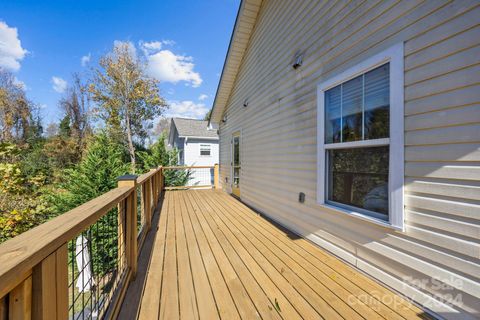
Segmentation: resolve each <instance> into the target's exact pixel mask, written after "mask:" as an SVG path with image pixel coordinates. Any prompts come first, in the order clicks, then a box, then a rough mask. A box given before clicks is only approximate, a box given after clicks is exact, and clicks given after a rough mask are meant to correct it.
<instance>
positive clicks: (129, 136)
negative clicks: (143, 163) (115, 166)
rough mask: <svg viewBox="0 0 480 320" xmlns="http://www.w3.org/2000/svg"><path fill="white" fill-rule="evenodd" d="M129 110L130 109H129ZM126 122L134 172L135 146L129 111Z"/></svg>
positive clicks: (126, 114)
mask: <svg viewBox="0 0 480 320" xmlns="http://www.w3.org/2000/svg"><path fill="white" fill-rule="evenodd" d="M127 110H128V109H127ZM125 122H126V127H127V128H126V129H127V140H128V152H129V153H130V163H131V167H132V173H135V165H136V159H135V146H134V145H133V137H132V128H131V127H130V115H129V114H128V111H127V112H125Z"/></svg>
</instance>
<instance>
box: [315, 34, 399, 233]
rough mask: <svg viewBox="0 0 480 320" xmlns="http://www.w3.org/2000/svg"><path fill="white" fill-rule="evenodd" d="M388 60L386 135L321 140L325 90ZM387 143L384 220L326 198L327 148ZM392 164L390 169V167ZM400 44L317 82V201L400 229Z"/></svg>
mask: <svg viewBox="0 0 480 320" xmlns="http://www.w3.org/2000/svg"><path fill="white" fill-rule="evenodd" d="M386 63H390V74H389V87H390V110H389V113H390V116H389V128H390V130H389V131H390V136H389V138H381V139H372V140H360V141H351V142H339V143H329V144H326V143H325V91H327V90H329V89H331V88H334V87H336V86H337V85H339V84H342V83H345V82H346V81H348V80H351V79H353V78H355V77H357V76H359V75H362V74H364V73H366V72H368V71H370V70H373V69H375V68H377V67H379V66H381V65H383V64H386ZM386 145H388V146H389V170H388V192H389V214H388V221H385V220H382V219H379V218H375V217H374V216H373V215H370V214H366V212H365V211H368V210H363V209H361V208H356V207H351V206H348V205H343V204H339V203H334V202H333V201H328V202H327V196H326V192H327V191H328V186H327V182H328V181H327V180H328V173H327V171H326V170H327V152H328V150H332V149H349V148H358V147H374V146H386ZM391 168H394V170H391ZM403 189H404V45H403V42H401V43H398V44H396V45H394V46H392V47H390V48H388V49H386V50H384V51H382V52H380V53H378V54H375V55H374V56H371V57H370V58H367V59H365V60H364V61H362V62H360V63H358V64H356V65H355V66H353V67H351V68H349V69H347V70H345V71H344V72H341V73H340V74H338V75H336V76H333V77H332V78H330V79H327V80H325V81H323V82H321V83H320V84H318V86H317V203H318V204H320V205H321V206H323V207H324V208H327V209H331V211H333V212H341V213H346V214H348V215H350V216H354V217H358V218H360V219H363V220H366V221H369V222H373V223H376V224H379V225H382V226H386V227H390V228H394V229H396V230H401V231H404V228H405V225H404V199H403V194H404V193H403Z"/></svg>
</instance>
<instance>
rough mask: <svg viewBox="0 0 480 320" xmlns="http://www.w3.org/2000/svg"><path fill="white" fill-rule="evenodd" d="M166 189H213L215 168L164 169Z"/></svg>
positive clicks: (183, 167) (176, 167)
mask: <svg viewBox="0 0 480 320" xmlns="http://www.w3.org/2000/svg"><path fill="white" fill-rule="evenodd" d="M163 169H164V176H165V188H166V189H188V188H213V187H215V175H216V172H217V174H218V168H217V169H216V166H175V167H164V168H163Z"/></svg>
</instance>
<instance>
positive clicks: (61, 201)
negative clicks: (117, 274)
mask: <svg viewBox="0 0 480 320" xmlns="http://www.w3.org/2000/svg"><path fill="white" fill-rule="evenodd" d="M124 159H125V149H124V147H122V146H121V145H119V144H116V143H113V142H112V141H111V140H110V139H109V138H108V137H107V135H106V134H105V133H101V134H98V135H97V136H96V137H94V139H93V141H91V143H90V144H89V146H88V147H87V150H86V153H85V156H84V158H83V159H82V161H81V162H80V163H79V164H78V165H77V166H75V168H73V169H67V170H65V175H66V176H65V182H64V183H62V184H61V187H62V189H63V190H64V191H63V192H61V193H59V194H56V195H53V196H52V201H51V203H52V205H53V206H54V207H55V210H56V211H57V213H64V212H66V211H68V210H70V209H73V208H75V207H77V206H79V205H81V204H83V203H85V202H87V201H89V200H92V199H94V198H96V197H98V196H100V195H102V194H104V193H106V192H108V191H109V190H111V189H113V188H115V187H116V185H117V178H118V177H119V176H121V175H124V174H126V173H128V169H129V166H128V164H127V163H126V162H125V161H124ZM117 224H118V222H117V210H116V209H113V210H112V211H111V212H110V213H108V214H106V215H104V216H103V217H102V218H100V219H99V220H98V221H97V222H96V223H95V225H94V226H92V227H91V228H89V231H88V232H86V233H84V236H86V237H87V238H88V239H90V250H91V259H92V262H93V271H94V274H95V276H103V275H105V274H106V273H108V272H112V271H113V270H114V269H115V267H116V263H117V234H118V232H117V231H118V230H117ZM72 249H73V248H72ZM71 251H74V250H71Z"/></svg>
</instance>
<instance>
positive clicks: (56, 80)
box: [52, 77, 67, 93]
mask: <svg viewBox="0 0 480 320" xmlns="http://www.w3.org/2000/svg"><path fill="white" fill-rule="evenodd" d="M52 83H53V86H52V88H53V90H55V91H57V92H58V93H63V92H65V90H67V81H65V80H63V79H62V78H60V77H52Z"/></svg>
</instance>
